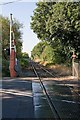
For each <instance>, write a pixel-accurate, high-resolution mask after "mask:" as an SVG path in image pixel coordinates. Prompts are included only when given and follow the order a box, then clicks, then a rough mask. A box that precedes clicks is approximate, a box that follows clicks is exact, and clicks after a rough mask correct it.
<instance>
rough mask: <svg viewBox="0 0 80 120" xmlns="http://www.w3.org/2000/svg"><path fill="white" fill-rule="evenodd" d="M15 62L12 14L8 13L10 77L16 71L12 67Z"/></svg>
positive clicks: (12, 76) (13, 75)
mask: <svg viewBox="0 0 80 120" xmlns="http://www.w3.org/2000/svg"><path fill="white" fill-rule="evenodd" d="M15 64H16V43H15V36H14V30H13V21H12V14H10V76H11V78H14V77H16V71H15V69H14V68H15Z"/></svg>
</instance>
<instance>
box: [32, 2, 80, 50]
mask: <svg viewBox="0 0 80 120" xmlns="http://www.w3.org/2000/svg"><path fill="white" fill-rule="evenodd" d="M36 5H37V7H36V9H35V10H34V15H33V16H32V19H31V29H33V31H34V32H35V33H36V34H37V37H38V38H39V39H40V40H42V41H48V42H49V43H50V45H52V46H53V47H54V45H55V44H56V43H60V44H61V45H62V46H63V48H64V49H65V50H68V49H69V51H70V50H71V49H75V50H76V52H78V51H79V46H80V2H38V3H37V4H36Z"/></svg>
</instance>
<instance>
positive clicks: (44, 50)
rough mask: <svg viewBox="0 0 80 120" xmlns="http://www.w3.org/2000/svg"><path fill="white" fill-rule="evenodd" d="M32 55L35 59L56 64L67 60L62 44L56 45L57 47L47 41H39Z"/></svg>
mask: <svg viewBox="0 0 80 120" xmlns="http://www.w3.org/2000/svg"><path fill="white" fill-rule="evenodd" d="M61 56H62V57H61ZM31 57H32V58H33V59H34V60H35V59H40V61H45V62H48V63H54V64H56V63H62V62H63V63H64V62H66V54H65V52H64V51H63V48H62V46H56V47H55V48H52V46H50V45H49V44H48V43H47V42H40V43H38V44H37V45H36V46H35V47H34V48H33V50H32V54H31ZM64 58H65V59H64Z"/></svg>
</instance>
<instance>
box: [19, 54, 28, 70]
mask: <svg viewBox="0 0 80 120" xmlns="http://www.w3.org/2000/svg"><path fill="white" fill-rule="evenodd" d="M28 58H29V55H28V53H26V52H24V53H22V56H21V58H20V65H21V68H22V69H25V68H26V67H28V65H29V64H28Z"/></svg>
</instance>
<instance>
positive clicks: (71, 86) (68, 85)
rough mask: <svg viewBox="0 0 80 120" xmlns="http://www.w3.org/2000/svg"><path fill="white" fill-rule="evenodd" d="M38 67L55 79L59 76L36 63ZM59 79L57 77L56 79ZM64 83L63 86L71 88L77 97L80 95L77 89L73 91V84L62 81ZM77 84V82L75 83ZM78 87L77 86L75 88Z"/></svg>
mask: <svg viewBox="0 0 80 120" xmlns="http://www.w3.org/2000/svg"><path fill="white" fill-rule="evenodd" d="M36 65H37V66H38V67H39V68H40V69H42V70H43V71H45V72H46V73H47V74H49V75H50V76H51V77H54V78H55V77H57V79H58V78H59V75H55V74H53V73H51V72H50V71H49V70H47V69H45V68H44V67H42V66H40V65H38V64H36ZM58 80H59V79H58ZM64 85H65V86H67V87H69V88H70V89H71V91H72V92H73V93H74V94H76V95H77V97H78V98H79V97H80V94H79V92H78V91H77V92H76V91H75V87H74V86H73V85H71V84H70V83H68V84H66V83H64ZM77 86H78V83H77ZM77 89H78V88H77Z"/></svg>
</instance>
